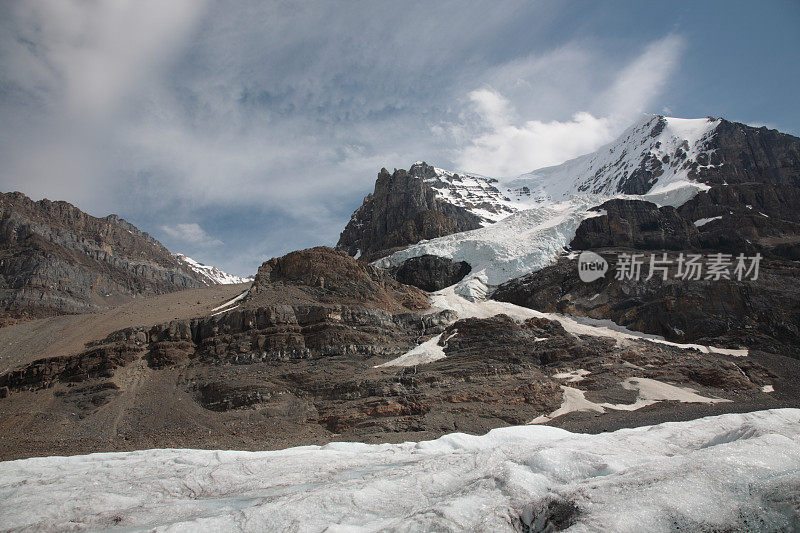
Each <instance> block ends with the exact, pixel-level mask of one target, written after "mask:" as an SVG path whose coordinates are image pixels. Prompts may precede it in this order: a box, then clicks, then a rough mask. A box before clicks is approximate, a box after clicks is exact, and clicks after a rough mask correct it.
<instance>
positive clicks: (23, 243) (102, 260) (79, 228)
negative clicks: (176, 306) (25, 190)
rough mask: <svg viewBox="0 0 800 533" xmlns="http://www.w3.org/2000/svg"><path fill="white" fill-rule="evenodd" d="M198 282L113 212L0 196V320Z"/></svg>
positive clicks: (89, 307) (87, 307)
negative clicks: (93, 212) (92, 212)
mask: <svg viewBox="0 0 800 533" xmlns="http://www.w3.org/2000/svg"><path fill="white" fill-rule="evenodd" d="M203 285H205V283H204V282H203V280H201V279H199V278H198V276H197V274H195V273H194V272H191V271H189V270H187V269H186V268H184V267H183V266H182V265H181V264H180V262H179V261H178V260H177V259H175V258H174V257H173V256H172V255H171V254H170V253H169V251H168V250H167V249H166V248H164V247H163V246H162V245H161V244H160V243H159V242H158V241H156V240H155V239H153V238H152V237H150V236H149V235H148V234H146V233H143V232H141V231H139V230H138V229H137V228H136V227H134V226H133V225H131V224H129V223H128V222H126V221H124V220H122V219H120V218H119V217H117V216H116V215H110V216H108V217H105V218H96V217H92V216H90V215H87V214H86V213H84V212H82V211H81V210H80V209H78V208H76V207H75V206H73V205H71V204H68V203H66V202H51V201H49V200H41V201H38V202H34V201H32V200H31V199H30V198H28V197H26V196H25V195H23V194H21V193H9V194H0V313H2V315H3V317H2V318H1V319H0V320H3V321H9V320H14V319H19V318H37V317H41V316H48V315H53V314H62V313H81V312H87V311H96V310H99V309H102V308H104V307H107V306H109V305H115V304H118V303H120V302H122V301H124V300H125V298H130V297H132V296H135V295H144V294H163V293H167V292H172V291H177V290H182V289H187V288H194V287H201V286H203Z"/></svg>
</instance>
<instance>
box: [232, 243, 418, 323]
mask: <svg viewBox="0 0 800 533" xmlns="http://www.w3.org/2000/svg"><path fill="white" fill-rule="evenodd" d="M286 286H289V287H292V288H296V289H297V290H299V291H301V292H302V293H303V294H304V295H305V296H307V297H311V298H313V299H315V300H317V301H319V302H322V303H338V304H342V303H349V304H358V305H366V306H369V307H375V308H378V309H383V310H386V311H393V312H397V311H401V312H402V311H406V312H407V311H409V310H421V309H427V308H428V303H427V299H426V298H425V295H424V294H423V293H422V292H421V291H419V290H418V289H416V288H414V287H410V286H408V285H403V284H402V283H399V282H398V281H395V280H394V279H393V278H392V277H391V276H389V274H388V273H386V272H385V271H383V270H381V269H379V268H375V267H373V266H372V265H369V264H366V263H363V262H360V261H356V260H355V259H353V258H352V257H350V256H348V255H347V254H346V253H344V252H341V251H336V250H333V249H331V248H327V247H324V246H319V247H316V248H310V249H308V250H300V251H297V252H291V253H288V254H286V255H284V256H283V257H279V258H273V259H270V260H269V261H267V262H266V263H264V264H263V265H261V267H259V269H258V273H257V274H256V277H255V280H254V281H253V287H252V288H251V289H250V294H249V295H248V299H247V302H248V305H250V306H251V307H252V306H253V305H254V302H257V301H262V300H263V301H269V300H270V296H269V295H270V294H274V293H275V292H282V294H283V295H286V290H285V289H284V288H285V287H286ZM273 301H274V299H273Z"/></svg>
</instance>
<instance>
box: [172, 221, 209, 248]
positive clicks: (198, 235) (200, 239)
mask: <svg viewBox="0 0 800 533" xmlns="http://www.w3.org/2000/svg"><path fill="white" fill-rule="evenodd" d="M161 229H162V230H163V231H164V233H166V234H167V235H169V236H170V237H172V238H173V239H177V240H179V241H183V242H185V243H189V244H199V245H201V246H220V245H221V244H224V243H223V242H222V241H221V240H219V239H215V238H213V237H212V236H211V235H209V234H208V233H206V231H205V230H204V229H203V228H201V227H200V224H198V223H196V222H190V223H188V224H175V225H174V226H161Z"/></svg>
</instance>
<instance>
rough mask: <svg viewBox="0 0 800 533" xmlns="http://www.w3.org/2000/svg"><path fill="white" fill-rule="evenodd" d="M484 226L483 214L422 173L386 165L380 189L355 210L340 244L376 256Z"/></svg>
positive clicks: (356, 252) (367, 257)
mask: <svg viewBox="0 0 800 533" xmlns="http://www.w3.org/2000/svg"><path fill="white" fill-rule="evenodd" d="M479 227H481V219H480V218H479V217H478V216H476V215H474V214H472V213H470V212H469V211H467V210H466V209H465V208H463V207H459V206H456V205H453V204H451V203H448V202H445V201H444V200H442V199H440V198H437V196H436V191H434V190H433V189H432V188H431V187H430V186H429V185H427V184H426V183H425V182H424V181H423V180H422V179H421V178H418V177H416V176H413V175H411V174H409V173H408V172H406V171H405V170H402V169H401V170H395V171H394V172H393V173H391V174H390V173H389V171H387V170H386V169H385V168H384V169H381V171H380V173H379V174H378V180H377V181H376V182H375V191H374V192H373V193H372V194H370V195H368V196H367V197H366V198H364V203H363V204H362V206H361V207H359V208H358V209H357V210H356V211H355V213H353V216H352V217H351V219H350V222H348V224H347V226H346V227H345V229H344V231H342V234H341V236H340V237H339V242H338V244H337V245H336V248H337V249H339V250H344V251H345V252H347V253H348V254H349V255H351V256H356V255H359V254H360V255H359V257H360V258H362V259H363V260H365V261H373V260H375V259H378V258H380V257H383V256H385V255H388V254H389V253H391V252H392V251H395V250H397V249H399V248H402V247H404V246H407V245H409V244H414V243H417V242H419V241H421V240H423V239H433V238H436V237H441V236H443V235H450V234H451V233H457V232H459V231H466V230H470V229H476V228H479Z"/></svg>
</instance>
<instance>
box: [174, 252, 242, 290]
mask: <svg viewBox="0 0 800 533" xmlns="http://www.w3.org/2000/svg"><path fill="white" fill-rule="evenodd" d="M173 255H174V256H175V257H176V258H177V259H178V261H180V262H181V263H183V264H184V265H185V266H186V267H187V268H188V269H190V270H191V271H192V272H196V273H197V274H199V275H200V276H202V277H203V279H204V280H206V281H207V285H230V284H233V283H247V282H250V281H253V278H252V276H251V277H247V278H243V277H241V276H234V275H233V274H228V273H227V272H223V271H222V270H220V269H219V268H217V267H215V266H212V265H204V264H203V263H200V262H198V261H195V260H194V259H192V258H191V257H189V256H187V255H184V254H173Z"/></svg>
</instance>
